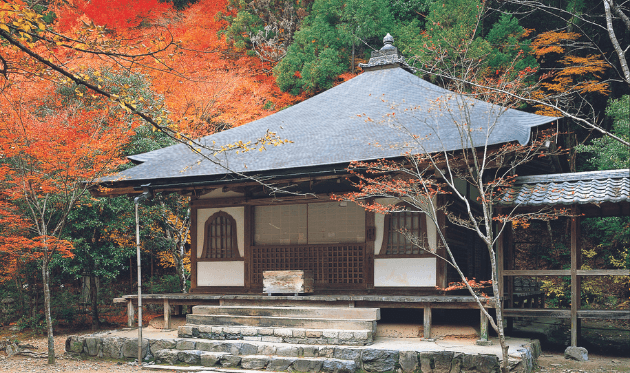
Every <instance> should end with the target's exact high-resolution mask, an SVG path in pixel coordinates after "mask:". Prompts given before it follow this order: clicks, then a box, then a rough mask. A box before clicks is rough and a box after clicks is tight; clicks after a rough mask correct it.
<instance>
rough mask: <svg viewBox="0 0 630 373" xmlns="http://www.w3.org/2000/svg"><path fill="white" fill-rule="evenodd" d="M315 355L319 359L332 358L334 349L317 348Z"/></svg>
mask: <svg viewBox="0 0 630 373" xmlns="http://www.w3.org/2000/svg"><path fill="white" fill-rule="evenodd" d="M317 354H318V355H319V356H321V357H328V358H330V357H333V356H334V355H335V348H334V347H330V346H324V347H319V349H318V352H317Z"/></svg>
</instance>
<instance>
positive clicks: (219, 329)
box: [210, 326, 223, 334]
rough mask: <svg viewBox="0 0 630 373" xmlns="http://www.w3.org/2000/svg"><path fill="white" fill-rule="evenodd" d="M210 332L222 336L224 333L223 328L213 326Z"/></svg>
mask: <svg viewBox="0 0 630 373" xmlns="http://www.w3.org/2000/svg"><path fill="white" fill-rule="evenodd" d="M210 331H211V332H212V333H214V334H221V333H223V327H222V326H212V327H210Z"/></svg>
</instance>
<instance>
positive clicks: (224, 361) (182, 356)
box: [154, 349, 357, 373]
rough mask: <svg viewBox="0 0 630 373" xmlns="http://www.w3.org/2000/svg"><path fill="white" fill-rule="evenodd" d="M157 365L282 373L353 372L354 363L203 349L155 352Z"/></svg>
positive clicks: (317, 358)
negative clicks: (187, 365)
mask: <svg viewBox="0 0 630 373" xmlns="http://www.w3.org/2000/svg"><path fill="white" fill-rule="evenodd" d="M154 358H155V362H156V363H157V364H168V365H174V364H190V365H201V366H203V367H209V368H215V367H218V368H241V369H247V370H262V369H265V370H266V371H275V372H286V371H298V372H326V373H337V372H354V371H355V370H357V364H356V362H355V361H354V360H343V359H336V358H328V357H298V356H269V355H258V354H257V355H232V354H230V353H225V352H212V351H204V350H180V349H163V350H158V351H156V353H155V355H154Z"/></svg>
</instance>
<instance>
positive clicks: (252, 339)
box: [243, 336, 262, 342]
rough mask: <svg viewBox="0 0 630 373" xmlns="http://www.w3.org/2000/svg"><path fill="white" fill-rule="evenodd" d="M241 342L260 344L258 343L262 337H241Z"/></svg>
mask: <svg viewBox="0 0 630 373" xmlns="http://www.w3.org/2000/svg"><path fill="white" fill-rule="evenodd" d="M243 340H244V341H251V342H260V341H262V337H260V336H253V337H249V336H246V337H243Z"/></svg>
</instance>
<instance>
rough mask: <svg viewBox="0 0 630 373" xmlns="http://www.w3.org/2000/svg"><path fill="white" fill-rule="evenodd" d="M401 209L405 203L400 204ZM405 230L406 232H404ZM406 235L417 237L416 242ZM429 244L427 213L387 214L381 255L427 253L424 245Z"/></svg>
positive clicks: (400, 212) (402, 212) (405, 212)
mask: <svg viewBox="0 0 630 373" xmlns="http://www.w3.org/2000/svg"><path fill="white" fill-rule="evenodd" d="M398 207H400V208H401V209H402V208H405V205H400V206H398ZM402 232H405V233H402ZM406 235H410V236H412V237H417V241H416V244H414V243H413V242H412V241H410V240H409V239H408V238H407V237H405V236H406ZM418 244H420V245H421V246H423V247H427V246H428V240H427V220H426V215H425V214H423V213H420V212H415V211H399V212H392V213H389V214H387V215H386V216H385V227H384V231H383V244H382V246H381V251H380V255H396V256H400V255H419V254H425V252H424V250H423V249H422V247H420V246H419V245H418Z"/></svg>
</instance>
